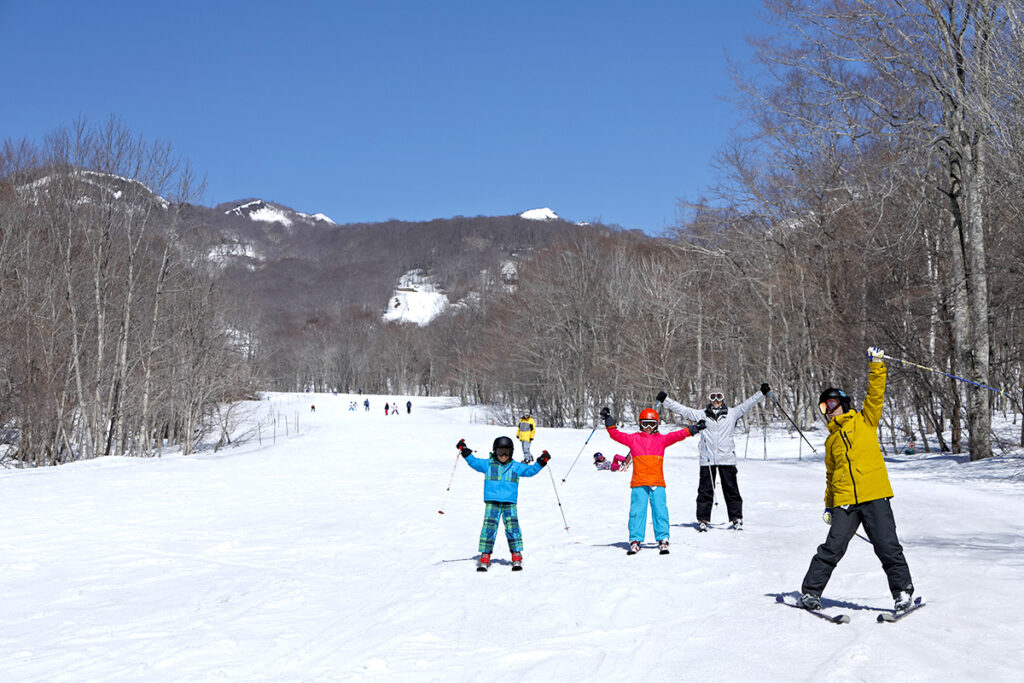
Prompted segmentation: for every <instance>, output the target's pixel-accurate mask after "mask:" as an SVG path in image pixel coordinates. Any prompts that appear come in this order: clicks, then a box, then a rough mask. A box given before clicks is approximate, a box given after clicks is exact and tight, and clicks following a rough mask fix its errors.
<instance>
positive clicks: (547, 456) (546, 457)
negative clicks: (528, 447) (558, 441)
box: [537, 451, 551, 467]
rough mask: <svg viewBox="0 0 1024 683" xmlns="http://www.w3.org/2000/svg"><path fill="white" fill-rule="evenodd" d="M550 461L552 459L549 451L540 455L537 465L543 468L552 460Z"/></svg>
mask: <svg viewBox="0 0 1024 683" xmlns="http://www.w3.org/2000/svg"><path fill="white" fill-rule="evenodd" d="M550 459H551V454H550V453H548V452H547V451H544V452H542V453H541V454H540V457H539V458H537V464H538V465H540V466H541V467H544V465H547V464H548V460H550Z"/></svg>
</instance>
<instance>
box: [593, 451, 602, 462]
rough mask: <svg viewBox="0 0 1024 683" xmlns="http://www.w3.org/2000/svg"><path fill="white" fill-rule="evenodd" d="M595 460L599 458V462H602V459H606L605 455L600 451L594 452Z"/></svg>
mask: <svg viewBox="0 0 1024 683" xmlns="http://www.w3.org/2000/svg"><path fill="white" fill-rule="evenodd" d="M594 460H597V461H598V462H600V461H602V460H604V456H603V455H601V453H600V452H598V453H594Z"/></svg>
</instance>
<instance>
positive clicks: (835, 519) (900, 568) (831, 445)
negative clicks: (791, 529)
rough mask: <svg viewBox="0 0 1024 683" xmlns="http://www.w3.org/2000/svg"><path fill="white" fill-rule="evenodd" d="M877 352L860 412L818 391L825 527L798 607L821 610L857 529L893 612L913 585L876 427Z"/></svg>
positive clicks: (835, 394)
mask: <svg viewBox="0 0 1024 683" xmlns="http://www.w3.org/2000/svg"><path fill="white" fill-rule="evenodd" d="M883 355H884V353H883V351H882V350H881V349H877V348H875V347H871V348H869V349H868V350H867V356H868V361H869V362H868V392H867V396H865V398H864V406H863V408H861V410H853V409H851V406H850V397H849V396H847V395H846V393H845V392H844V391H843V390H842V389H835V388H829V389H826V390H825V391H823V392H821V397H820V399H819V400H820V403H819V406H818V408H819V410H821V414H822V415H824V416H825V419H826V420H828V431H829V435H828V438H827V439H825V514H824V516H823V518H824V520H825V523H826V524H829V531H828V537H827V538H826V539H825V542H824V543H822V544H821V545H820V546H818V551H817V553H816V554H815V555H814V558H813V559H812V560H811V566H810V567H809V568H808V569H807V575H806V576H804V580H803V585H802V586H801V592H802V595H801V598H800V601H801V604H802V605H803V606H804V607H806V608H808V609H820V607H821V593H822V591H823V590H824V589H825V585H826V584H827V583H828V580H829V578H830V577H831V576H832V571H833V570H834V569H835V568H836V565H837V564H838V563H839V560H841V559H842V558H843V555H844V554H845V553H846V547H847V546H848V545H849V543H850V540H851V539H852V538H853V536H854V534H856V533H857V529H858V528H859V527H860V525H861V524H863V525H864V531H865V533H866V534H867V537H868V540H869V541H871V545H872V546H874V550H875V555H877V556H878V559H879V560H880V561H881V562H882V569H883V570H885V575H886V577H887V578H888V580H889V590H890V591H891V592H892V596H893V599H894V600H895V601H896V609H897V610H901V609H906V608H908V607H910V605H911V597H912V595H913V593H914V584H913V582H912V581H911V578H910V568H909V567H908V566H907V561H906V559H905V558H904V557H903V546H901V545H900V542H899V539H898V538H897V536H896V520H895V518H894V517H893V513H892V506H891V505H890V504H889V499H890V498H892V495H893V493H892V486H891V485H890V484H889V474H888V472H887V471H886V469H885V460H884V459H883V458H882V448H881V446H880V445H879V443H878V424H879V421H880V420H881V417H882V404H883V401H884V399H885V377H886V371H885V363H883V362H882V356H883Z"/></svg>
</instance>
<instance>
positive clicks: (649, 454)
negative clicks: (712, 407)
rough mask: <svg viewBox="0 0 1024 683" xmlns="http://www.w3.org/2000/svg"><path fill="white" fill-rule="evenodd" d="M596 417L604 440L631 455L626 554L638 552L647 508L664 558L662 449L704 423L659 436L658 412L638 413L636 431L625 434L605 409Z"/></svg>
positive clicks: (665, 513)
mask: <svg viewBox="0 0 1024 683" xmlns="http://www.w3.org/2000/svg"><path fill="white" fill-rule="evenodd" d="M600 415H601V417H602V418H604V426H605V427H607V428H608V436H610V437H611V438H612V440H614V441H618V442H619V443H621V444H622V445H624V446H627V447H628V448H629V449H630V451H631V452H630V459H631V461H632V464H633V479H632V480H631V481H630V482H629V486H630V498H629V550H628V551H627V553H626V554H627V555H635V554H636V553H638V552H639V551H640V544H641V543H642V542H643V540H644V536H645V535H646V534H647V506H648V504H649V505H650V506H651V517H652V521H653V522H654V539H655V540H656V541H657V542H658V550H660V551H661V554H662V555H666V554H668V540H669V523H668V502H667V498H666V496H665V467H664V465H665V449H666V448H668V447H669V446H671V445H672V444H674V443H678V442H680V441H682V440H683V439H685V438H687V437H690V436H693V435H694V434H696V433H697V432H699V431H700V430H702V429H704V420H701V421H700V422H698V423H697V424H695V425H692V426H690V427H684V428H683V429H679V430H676V431H674V432H669V433H667V434H659V433H658V422H659V421H660V418H659V417H658V411H656V410H652V409H650V408H647V409H646V410H642V411H640V419H639V423H640V431H639V432H636V433H634V434H626V433H624V432H620V431H619V430H618V429H617V428H616V427H615V418H614V417H612V416H611V410H610V409H609V408H607V407H605V408H601V412H600Z"/></svg>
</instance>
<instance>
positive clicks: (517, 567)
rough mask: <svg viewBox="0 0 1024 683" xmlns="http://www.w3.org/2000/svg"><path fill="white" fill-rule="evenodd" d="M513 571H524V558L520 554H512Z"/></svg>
mask: <svg viewBox="0 0 1024 683" xmlns="http://www.w3.org/2000/svg"><path fill="white" fill-rule="evenodd" d="M512 571H514V572H521V571H523V556H522V554H520V553H512Z"/></svg>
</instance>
